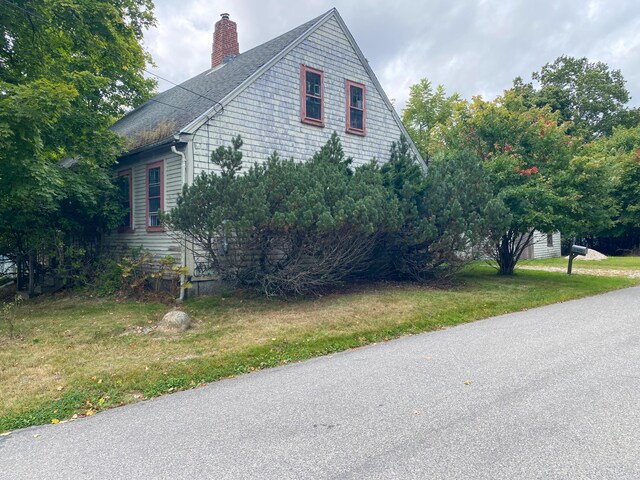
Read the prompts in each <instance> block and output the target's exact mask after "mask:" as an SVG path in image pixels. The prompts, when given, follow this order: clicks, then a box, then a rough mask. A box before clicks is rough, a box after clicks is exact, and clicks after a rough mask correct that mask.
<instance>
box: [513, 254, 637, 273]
mask: <svg viewBox="0 0 640 480" xmlns="http://www.w3.org/2000/svg"><path fill="white" fill-rule="evenodd" d="M567 262H568V260H567V259H566V258H543V259H540V260H523V261H521V262H520V263H518V265H523V266H544V267H562V268H567ZM573 268H574V269H575V268H593V269H605V270H606V269H614V270H640V257H609V258H607V259H606V260H583V259H581V258H580V257H576V259H575V260H574V261H573Z"/></svg>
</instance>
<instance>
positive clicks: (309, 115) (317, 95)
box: [300, 65, 324, 127]
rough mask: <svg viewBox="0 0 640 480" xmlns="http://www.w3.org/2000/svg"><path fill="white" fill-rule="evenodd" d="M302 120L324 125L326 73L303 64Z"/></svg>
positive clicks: (301, 70)
mask: <svg viewBox="0 0 640 480" xmlns="http://www.w3.org/2000/svg"><path fill="white" fill-rule="evenodd" d="M300 97H301V108H300V110H301V115H300V116H301V120H302V121H303V122H305V123H310V124H312V125H318V126H320V127H322V126H324V73H323V72H322V71H321V70H316V69H315V68H311V67H307V66H306V65H302V66H301V67H300Z"/></svg>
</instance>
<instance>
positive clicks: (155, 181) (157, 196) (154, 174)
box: [147, 162, 164, 232]
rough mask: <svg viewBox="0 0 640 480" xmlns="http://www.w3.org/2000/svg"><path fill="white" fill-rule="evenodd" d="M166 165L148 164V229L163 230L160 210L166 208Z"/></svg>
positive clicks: (153, 230)
mask: <svg viewBox="0 0 640 480" xmlns="http://www.w3.org/2000/svg"><path fill="white" fill-rule="evenodd" d="M163 192H164V165H163V163H162V162H157V163H151V164H149V165H147V231H149V232H157V231H162V224H161V223H160V212H161V211H162V209H163V208H164V194H163Z"/></svg>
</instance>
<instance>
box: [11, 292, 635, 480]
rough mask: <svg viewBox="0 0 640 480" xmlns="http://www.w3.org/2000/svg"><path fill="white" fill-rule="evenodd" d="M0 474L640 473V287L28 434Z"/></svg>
mask: <svg viewBox="0 0 640 480" xmlns="http://www.w3.org/2000/svg"><path fill="white" fill-rule="evenodd" d="M0 394H1V392H0ZM0 478H2V479H7V480H8V479H14V478H29V479H33V478H38V479H47V478H65V479H83V478H95V479H125V478H127V479H130V478H146V479H151V478H172V479H207V478H209V479H225V478H238V479H306V478H318V479H328V478H335V479H342V478H353V479H377V478H380V479H388V478H398V479H412V478H416V479H432V478H433V479H439V478H455V479H458V478H460V479H462V478H468V479H517V478H526V479H530V478H540V479H554V478H563V479H565V478H571V479H576V478H583V479H587V478H590V479H618V478H619V479H622V478H624V479H633V478H640V288H630V289H626V290H621V291H617V292H613V293H610V294H607V295H602V296H597V297H592V298H588V299H584V300H579V301H573V302H567V303H564V304H559V305H553V306H549V307H544V308H539V309H535V310H530V311H527V312H521V313H516V314H511V315H505V316H501V317H496V318H492V319H488V320H484V321H481V322H476V323H473V324H468V325H463V326H459V327H455V328H451V329H449V330H445V331H439V332H434V333H430V334H425V335H419V336H414V337H407V338H403V339H400V340H396V341H392V342H388V343H385V344H380V345H375V346H371V347H367V348H362V349H358V350H353V351H349V352H345V353H342V354H338V355H333V356H329V357H324V358H319V359H315V360H311V361H308V362H305V363H302V364H297V365H291V366H286V367H282V368H276V369H272V370H267V371H263V372H258V373H254V374H250V375H246V376H243V377H240V378H236V379H231V380H224V381H221V382H218V383H215V384H212V385H210V386H207V387H204V388H199V389H197V390H191V391H188V392H182V393H177V394H174V395H170V396H165V397H162V398H159V399H156V400H152V401H148V402H143V403H140V404H136V405H132V406H128V407H123V408H119V409H115V410H111V411H108V412H105V413H101V414H98V415H95V416H93V417H90V418H87V419H83V420H80V421H76V422H73V423H66V424H60V425H48V426H44V427H37V428H31V429H27V430H22V431H18V432H14V433H13V434H12V435H10V436H8V437H0Z"/></svg>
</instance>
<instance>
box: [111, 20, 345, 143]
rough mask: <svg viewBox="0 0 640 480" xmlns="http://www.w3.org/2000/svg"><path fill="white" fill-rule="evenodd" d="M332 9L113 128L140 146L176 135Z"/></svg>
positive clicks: (159, 99) (155, 101) (159, 97)
mask: <svg viewBox="0 0 640 480" xmlns="http://www.w3.org/2000/svg"><path fill="white" fill-rule="evenodd" d="M332 11H333V10H331V11H330V12H332ZM330 12H327V13H326V14H323V15H321V16H319V17H316V18H314V19H313V20H310V21H309V22H307V23H304V24H302V25H300V26H299V27H296V28H294V29H293V30H291V31H289V32H287V33H285V34H283V35H280V36H279V37H276V38H274V39H273V40H270V41H268V42H266V43H263V44H262V45H260V46H257V47H255V48H253V49H251V50H248V51H247V52H245V53H242V54H240V55H238V56H237V57H235V58H234V59H233V60H232V61H230V62H228V63H226V64H223V66H220V67H216V68H212V69H209V70H206V71H204V72H202V73H201V74H199V75H197V76H195V77H193V78H191V79H189V80H187V81H185V82H184V83H182V84H180V86H175V87H173V88H170V89H169V90H166V91H164V92H162V93H159V94H158V95H156V96H154V97H153V98H151V99H150V100H148V101H147V102H145V103H143V104H142V105H140V106H139V107H138V108H136V109H135V110H133V111H131V112H129V113H128V114H126V115H125V116H124V117H122V118H121V119H120V120H118V121H117V122H116V123H114V124H113V126H112V127H111V129H112V130H113V131H114V132H116V133H118V134H120V135H122V136H124V137H126V138H127V139H128V140H129V141H130V142H132V143H133V144H134V145H133V148H136V149H137V148H140V147H142V146H144V145H147V144H155V143H157V142H158V140H162V139H164V138H168V137H172V136H173V135H175V134H176V133H178V132H180V131H182V130H183V129H184V128H185V127H186V126H187V125H189V124H190V123H192V122H193V121H195V120H197V119H198V118H199V117H201V116H202V115H204V114H205V113H206V112H208V111H209V110H211V109H212V108H215V107H216V106H217V108H218V109H220V108H221V107H222V105H221V103H220V102H221V101H222V100H223V99H224V98H225V97H226V96H227V95H229V94H230V93H232V92H233V91H234V90H235V89H237V88H238V87H240V86H241V85H242V84H243V83H244V82H246V81H247V80H248V79H249V77H251V76H252V75H253V74H255V73H256V71H258V70H259V69H260V68H261V67H262V66H263V65H265V64H267V63H269V62H270V61H271V60H272V59H273V58H274V57H276V56H278V54H280V53H281V52H282V51H283V50H285V49H286V48H287V47H288V46H289V45H290V44H291V43H293V42H295V40H297V39H298V38H300V37H301V36H302V35H303V34H304V33H305V32H307V31H308V30H309V29H311V28H312V27H314V26H315V24H316V23H319V22H320V20H322V19H323V18H324V17H325V16H327V14H328V13H330Z"/></svg>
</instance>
